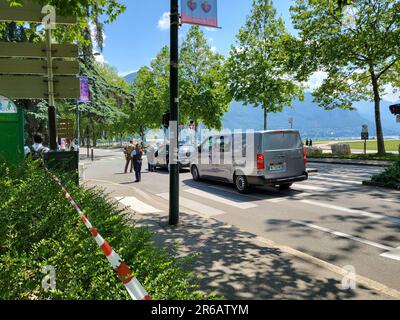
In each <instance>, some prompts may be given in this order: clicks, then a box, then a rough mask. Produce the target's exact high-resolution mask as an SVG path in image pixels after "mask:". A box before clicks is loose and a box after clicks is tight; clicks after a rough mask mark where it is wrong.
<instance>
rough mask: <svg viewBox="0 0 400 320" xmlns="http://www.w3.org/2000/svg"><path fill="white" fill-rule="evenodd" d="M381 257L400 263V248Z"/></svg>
mask: <svg viewBox="0 0 400 320" xmlns="http://www.w3.org/2000/svg"><path fill="white" fill-rule="evenodd" d="M380 256H381V257H384V258H389V259H393V260H398V261H400V247H399V248H397V249H394V250H391V251H388V252H385V253H382V254H381V255H380Z"/></svg>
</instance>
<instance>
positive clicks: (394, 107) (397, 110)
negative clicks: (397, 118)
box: [389, 104, 400, 115]
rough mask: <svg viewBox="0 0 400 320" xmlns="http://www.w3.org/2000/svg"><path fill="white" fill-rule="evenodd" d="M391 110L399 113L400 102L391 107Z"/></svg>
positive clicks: (396, 113)
mask: <svg viewBox="0 0 400 320" xmlns="http://www.w3.org/2000/svg"><path fill="white" fill-rule="evenodd" d="M389 110H390V112H391V113H392V114H394V115H398V114H400V104H394V105H391V106H390V107H389Z"/></svg>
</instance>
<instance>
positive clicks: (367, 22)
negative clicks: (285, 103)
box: [291, 0, 400, 154]
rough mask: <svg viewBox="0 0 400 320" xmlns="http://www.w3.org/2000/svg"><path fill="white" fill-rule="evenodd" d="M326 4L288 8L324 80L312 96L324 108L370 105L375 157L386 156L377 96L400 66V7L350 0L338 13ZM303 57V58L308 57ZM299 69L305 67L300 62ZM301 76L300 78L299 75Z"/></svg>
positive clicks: (301, 2)
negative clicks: (375, 146) (371, 105)
mask: <svg viewBox="0 0 400 320" xmlns="http://www.w3.org/2000/svg"><path fill="white" fill-rule="evenodd" d="M329 3H330V1H329V0H313V1H308V0H296V5H295V6H293V7H292V8H291V11H292V17H293V22H294V25H295V27H296V28H297V29H298V30H299V31H300V34H299V37H300V38H301V39H300V40H301V41H302V42H303V44H304V45H305V49H306V50H307V51H308V52H313V54H312V56H313V60H314V61H313V63H312V64H313V65H314V67H315V68H314V70H312V69H309V68H300V69H299V70H301V71H302V72H304V70H308V73H309V74H308V75H310V74H311V73H312V72H315V71H318V70H319V71H324V72H326V73H327V78H326V79H325V80H324V82H323V84H322V85H321V86H320V87H319V88H318V89H317V90H316V91H315V92H314V96H315V97H316V101H317V102H318V103H319V104H320V105H321V106H322V107H324V108H326V109H333V108H343V109H352V108H353V106H352V105H353V102H355V101H359V100H370V101H372V102H373V103H374V110H375V123H376V135H377V139H378V153H379V154H384V153H385V144H384V135H383V130H382V122H381V110H380V106H381V97H382V94H383V93H384V91H385V86H386V85H390V84H393V85H395V84H396V83H395V82H396V80H395V79H396V78H398V76H399V73H398V71H397V72H396V70H398V69H396V68H398V66H399V63H400V41H399V39H400V2H399V1H397V0H354V1H352V2H351V3H352V4H351V5H350V6H346V7H345V8H343V10H341V11H333V10H330V9H329V6H328V4H329ZM310 56H311V55H310V54H305V55H304V57H310ZM303 64H306V65H307V64H308V65H309V64H310V60H309V59H304V60H303ZM300 77H304V74H303V75H300Z"/></svg>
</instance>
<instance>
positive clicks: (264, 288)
mask: <svg viewBox="0 0 400 320" xmlns="http://www.w3.org/2000/svg"><path fill="white" fill-rule="evenodd" d="M138 221H139V222H140V225H142V226H143V225H145V226H147V227H149V228H150V229H151V230H153V231H154V232H155V242H156V244H157V245H158V246H161V247H164V248H166V247H172V246H173V245H174V244H175V243H176V242H178V243H179V252H180V253H181V254H182V255H191V254H193V253H199V256H198V257H197V258H196V259H195V261H194V262H193V264H192V265H191V269H192V271H193V272H195V274H197V275H199V276H200V277H201V289H202V291H204V292H206V293H216V294H218V295H222V296H224V297H225V298H226V299H235V300H236V299H294V300H303V299H306V300H308V299H334V300H341V299H357V298H360V296H359V295H358V294H359V292H360V289H362V290H363V291H362V292H363V294H364V295H363V297H364V298H365V294H366V295H367V296H368V297H369V298H371V299H373V298H375V293H374V292H372V291H369V290H368V289H366V288H361V287H359V288H358V290H357V291H351V290H343V289H342V288H341V279H339V278H340V277H339V276H337V277H336V278H335V277H334V276H333V275H332V274H331V273H329V275H328V272H325V271H323V270H318V271H317V272H315V270H316V269H318V267H316V266H313V265H310V264H308V263H305V262H303V261H302V260H300V259H297V258H295V257H293V256H290V255H288V254H286V253H283V252H281V251H280V250H279V249H276V248H271V247H268V246H266V245H264V244H262V243H257V241H256V239H255V236H254V235H252V234H250V233H247V232H243V231H241V230H239V229H237V228H234V227H230V226H227V225H225V224H224V223H222V222H218V221H215V220H213V219H207V220H206V219H204V218H202V217H199V216H195V215H182V220H181V224H180V225H179V226H178V227H174V228H171V227H168V226H166V225H165V221H167V217H166V216H160V215H158V214H149V215H146V216H144V217H141V218H140V219H139V220H138ZM315 274H317V276H314V275H315Z"/></svg>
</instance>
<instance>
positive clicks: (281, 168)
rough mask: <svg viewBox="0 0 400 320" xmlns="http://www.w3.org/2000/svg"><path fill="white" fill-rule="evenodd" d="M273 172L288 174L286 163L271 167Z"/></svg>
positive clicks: (270, 169)
mask: <svg viewBox="0 0 400 320" xmlns="http://www.w3.org/2000/svg"><path fill="white" fill-rule="evenodd" d="M269 171H271V172H286V163H276V164H271V165H270V166H269Z"/></svg>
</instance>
